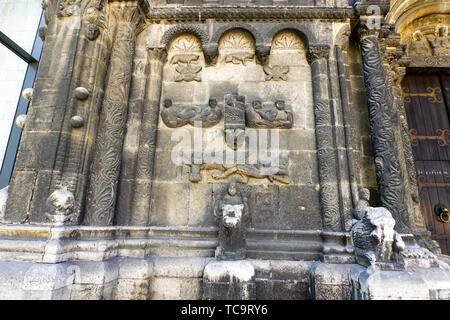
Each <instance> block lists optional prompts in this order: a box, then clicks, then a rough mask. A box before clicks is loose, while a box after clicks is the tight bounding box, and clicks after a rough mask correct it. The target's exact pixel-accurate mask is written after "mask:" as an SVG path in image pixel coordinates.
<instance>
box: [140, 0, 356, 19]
mask: <svg viewBox="0 0 450 320" xmlns="http://www.w3.org/2000/svg"><path fill="white" fill-rule="evenodd" d="M139 5H140V7H141V9H142V10H143V11H144V13H145V15H146V17H147V18H148V19H150V20H152V21H154V20H156V21H158V20H167V21H180V22H181V21H199V20H200V21H202V20H206V19H218V20H255V19H258V20H259V19H260V20H264V21H268V20H295V19H328V20H347V19H349V18H357V16H356V14H355V10H354V9H353V8H352V7H337V8H331V7H330V8H323V7H305V6H247V5H234V6H214V7H213V6H179V7H173V6H150V5H149V4H148V2H147V0H139Z"/></svg>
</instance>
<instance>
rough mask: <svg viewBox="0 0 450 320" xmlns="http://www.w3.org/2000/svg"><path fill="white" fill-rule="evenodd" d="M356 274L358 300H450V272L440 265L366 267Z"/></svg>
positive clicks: (355, 284) (355, 297)
mask: <svg viewBox="0 0 450 320" xmlns="http://www.w3.org/2000/svg"><path fill="white" fill-rule="evenodd" d="M353 276H354V283H353V290H354V294H353V298H354V299H355V300H450V271H448V270H443V269H441V268H426V269H425V268H409V269H407V270H377V269H374V268H367V269H366V270H364V271H363V272H361V273H359V274H354V275H353Z"/></svg>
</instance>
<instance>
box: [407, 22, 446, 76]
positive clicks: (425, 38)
mask: <svg viewBox="0 0 450 320" xmlns="http://www.w3.org/2000/svg"><path fill="white" fill-rule="evenodd" d="M448 28H449V26H448V25H447V24H445V23H436V24H430V25H424V26H420V27H417V28H416V29H412V31H411V33H410V34H407V35H406V36H405V35H404V39H405V40H404V42H405V43H406V45H407V53H408V55H409V56H410V57H411V65H410V66H411V67H449V66H450V37H449V34H448Z"/></svg>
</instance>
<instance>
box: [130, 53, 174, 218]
mask: <svg viewBox="0 0 450 320" xmlns="http://www.w3.org/2000/svg"><path fill="white" fill-rule="evenodd" d="M166 59H167V53H166V49H165V48H148V63H149V66H150V72H149V77H148V80H147V88H146V97H145V101H144V112H143V120H142V127H141V136H140V141H139V153H138V158H137V172H136V186H135V193H134V199H133V207H132V210H131V218H130V225H138V226H145V225H147V224H148V218H149V213H150V199H151V192H152V180H153V166H154V161H155V149H156V137H157V131H158V121H159V106H160V99H161V90H162V73H163V66H164V62H165V61H166Z"/></svg>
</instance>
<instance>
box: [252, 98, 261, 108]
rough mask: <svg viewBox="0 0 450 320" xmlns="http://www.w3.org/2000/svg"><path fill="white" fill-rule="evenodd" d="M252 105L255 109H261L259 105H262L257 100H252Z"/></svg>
mask: <svg viewBox="0 0 450 320" xmlns="http://www.w3.org/2000/svg"><path fill="white" fill-rule="evenodd" d="M252 105H253V108H254V109H255V110H258V109H261V107H262V103H261V101H259V100H255V101H253V103H252Z"/></svg>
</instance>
